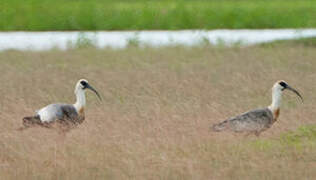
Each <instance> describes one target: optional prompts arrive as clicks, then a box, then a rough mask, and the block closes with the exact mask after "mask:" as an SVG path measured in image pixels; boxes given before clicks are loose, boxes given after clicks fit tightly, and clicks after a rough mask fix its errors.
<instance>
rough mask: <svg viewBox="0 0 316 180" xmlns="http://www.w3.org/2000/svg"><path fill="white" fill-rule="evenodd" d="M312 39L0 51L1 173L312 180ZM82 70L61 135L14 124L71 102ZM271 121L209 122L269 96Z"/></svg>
mask: <svg viewBox="0 0 316 180" xmlns="http://www.w3.org/2000/svg"><path fill="white" fill-rule="evenodd" d="M315 57H316V52H315V48H314V47H308V46H307V47H303V46H281V47H278V46H276V47H249V48H211V47H196V48H182V47H168V48H160V49H150V48H148V49H138V48H128V49H125V50H115V51H114V50H96V49H78V50H71V51H48V52H17V51H7V52H1V53H0V71H1V78H0V84H1V86H0V99H1V101H0V113H1V116H0V132H1V133H0V174H1V176H0V179H6V180H8V179H88V178H92V179H314V178H315V177H316V172H315V170H314V168H312V167H314V166H315V163H316V153H315V152H316V151H315V148H316V147H315V142H316V135H315V134H316V133H315V132H316V131H315V115H316V110H315V102H316V94H315V91H314V90H315V89H316V84H315V83H314V82H315V72H316V61H315ZM80 78H86V79H88V80H89V83H90V84H91V85H93V86H94V87H95V88H96V89H97V90H98V91H99V92H100V94H101V95H102V97H103V101H102V102H101V103H100V102H99V101H98V99H97V98H96V97H95V95H94V94H93V93H91V92H87V107H86V109H85V110H86V121H85V122H84V123H83V124H81V125H80V126H79V127H78V128H76V129H74V130H72V131H71V132H70V133H69V134H67V137H66V139H64V140H63V141H62V140H61V139H60V137H59V136H58V135H57V133H56V132H55V131H54V130H50V129H46V128H33V129H29V130H27V131H23V132H18V131H16V129H17V128H19V127H20V126H21V119H22V117H23V116H26V115H30V114H33V112H34V110H36V109H38V108H40V107H42V106H44V105H46V104H48V103H51V102H68V103H73V102H74V94H73V88H74V85H75V83H76V81H77V80H78V79H80ZM279 79H284V80H286V81H287V82H288V83H289V84H290V85H292V86H293V87H295V88H297V89H298V90H299V91H300V92H301V93H302V95H303V97H304V99H305V101H304V103H301V102H300V101H299V99H297V97H296V96H295V95H293V94H292V93H290V92H286V91H285V94H284V95H283V101H282V108H281V114H280V118H279V120H278V121H277V122H276V123H275V124H274V125H273V126H272V127H271V128H270V129H269V130H267V131H265V132H264V133H262V135H261V136H260V138H256V137H253V136H248V137H244V136H243V135H234V134H230V133H212V132H209V126H210V125H211V124H213V123H216V122H219V121H221V120H223V119H225V118H227V117H230V116H232V115H235V114H237V113H241V112H244V111H246V110H249V109H251V108H256V107H263V106H266V105H268V104H269V103H270V101H271V91H270V89H271V86H272V85H273V83H274V82H275V81H277V80H279Z"/></svg>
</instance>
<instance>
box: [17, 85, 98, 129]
mask: <svg viewBox="0 0 316 180" xmlns="http://www.w3.org/2000/svg"><path fill="white" fill-rule="evenodd" d="M87 89H89V90H91V91H93V92H94V93H95V94H96V95H97V96H98V98H99V99H100V100H101V97H100V95H99V93H98V92H97V91H96V90H95V89H94V88H93V87H92V86H91V85H90V84H89V83H88V81H87V80H85V79H80V80H79V81H78V82H77V84H76V87H75V95H76V102H75V103H74V104H63V103H56V104H50V105H47V106H45V107H43V108H41V109H39V110H37V111H36V113H35V115H34V116H28V117H24V118H23V127H22V128H20V130H23V129H26V128H29V127H31V126H33V125H41V126H44V127H51V125H52V124H54V123H55V122H58V123H59V124H62V125H65V126H67V127H69V126H71V125H78V124H81V123H82V122H83V121H84V119H85V113H84V108H85V105H86V96H85V91H86V90H87ZM66 129H67V128H66Z"/></svg>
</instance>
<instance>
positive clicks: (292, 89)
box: [286, 85, 303, 102]
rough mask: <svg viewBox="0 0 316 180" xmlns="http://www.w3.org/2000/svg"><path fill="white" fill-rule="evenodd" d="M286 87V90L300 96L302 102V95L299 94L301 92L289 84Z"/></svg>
mask: <svg viewBox="0 0 316 180" xmlns="http://www.w3.org/2000/svg"><path fill="white" fill-rule="evenodd" d="M286 89H288V90H290V91H292V92H294V93H295V94H296V95H297V96H298V97H300V98H301V100H302V102H303V97H302V96H301V94H300V93H299V92H298V91H297V90H295V89H294V88H292V87H291V86H289V85H287V86H286Z"/></svg>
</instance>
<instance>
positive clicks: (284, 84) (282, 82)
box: [279, 81, 287, 88]
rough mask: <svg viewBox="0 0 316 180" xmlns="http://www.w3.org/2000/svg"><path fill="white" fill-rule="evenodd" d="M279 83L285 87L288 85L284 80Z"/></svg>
mask: <svg viewBox="0 0 316 180" xmlns="http://www.w3.org/2000/svg"><path fill="white" fill-rule="evenodd" d="M279 84H280V85H281V86H282V87H284V88H285V87H286V86H287V85H286V83H285V82H284V81H281V82H280V83H279Z"/></svg>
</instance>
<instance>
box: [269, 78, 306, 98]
mask: <svg viewBox="0 0 316 180" xmlns="http://www.w3.org/2000/svg"><path fill="white" fill-rule="evenodd" d="M284 90H290V91H292V92H294V93H295V94H296V95H297V96H298V97H300V99H301V100H302V101H303V97H302V96H301V94H300V93H299V92H298V91H297V90H296V89H294V88H292V87H291V86H290V85H288V84H287V83H286V82H285V81H283V80H280V81H277V82H276V83H275V84H274V86H273V88H272V91H273V92H275V93H279V94H281V93H282V92H283V91H284Z"/></svg>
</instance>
